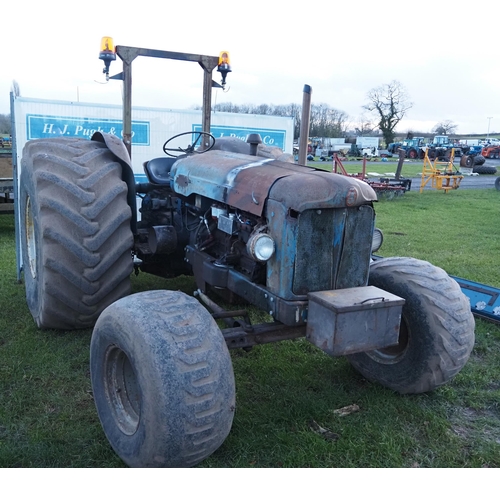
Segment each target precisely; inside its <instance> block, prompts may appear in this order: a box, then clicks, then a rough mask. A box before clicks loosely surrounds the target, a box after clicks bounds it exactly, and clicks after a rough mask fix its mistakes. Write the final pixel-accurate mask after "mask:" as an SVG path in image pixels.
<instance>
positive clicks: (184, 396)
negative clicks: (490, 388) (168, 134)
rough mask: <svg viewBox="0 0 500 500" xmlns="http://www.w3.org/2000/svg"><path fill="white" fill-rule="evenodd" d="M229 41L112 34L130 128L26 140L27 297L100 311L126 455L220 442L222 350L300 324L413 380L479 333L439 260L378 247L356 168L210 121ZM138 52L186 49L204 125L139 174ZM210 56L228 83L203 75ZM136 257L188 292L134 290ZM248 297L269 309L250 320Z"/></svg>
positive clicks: (103, 410) (229, 396)
mask: <svg viewBox="0 0 500 500" xmlns="http://www.w3.org/2000/svg"><path fill="white" fill-rule="evenodd" d="M223 54H225V57H224V55H221V56H219V57H217V56H202V55H196V54H185V53H179V52H168V51H161V50H152V49H140V48H136V47H128V46H123V45H118V46H116V47H115V46H114V45H113V44H112V40H110V39H107V40H106V42H105V43H104V42H103V45H102V47H101V53H100V58H101V59H102V60H103V61H104V64H105V69H104V71H105V73H106V77H107V78H108V77H109V65H110V63H111V62H112V61H113V60H115V59H116V56H118V57H120V59H121V60H122V62H123V72H122V73H120V74H119V75H117V77H118V79H122V80H123V86H124V90H123V92H124V104H123V116H124V133H123V138H118V137H116V136H114V135H109V134H105V133H101V132H97V133H95V134H94V135H93V137H92V138H91V140H88V139H75V138H73V139H71V138H65V137H56V138H51V139H37V140H32V141H29V142H27V143H26V145H25V146H24V148H23V154H22V162H21V165H22V172H21V182H20V201H19V205H20V210H21V217H20V220H21V221H22V222H21V240H22V241H21V247H22V259H23V272H24V278H25V288H26V298H27V303H28V306H29V309H30V311H31V314H32V316H33V318H34V321H35V322H36V324H37V325H38V327H39V328H42V329H62V330H71V329H75V330H76V329H85V328H93V332H92V338H91V343H90V375H91V382H92V391H93V396H94V400H95V404H96V408H97V413H98V416H99V419H100V422H101V424H102V427H103V430H104V433H105V435H106V437H107V439H108V440H109V442H110V444H111V446H112V447H113V449H114V450H115V452H116V453H117V454H118V456H119V457H120V458H121V459H122V460H123V461H124V462H125V463H126V464H127V465H129V466H132V467H188V466H194V465H196V464H198V463H200V462H201V461H203V460H204V459H205V458H207V457H208V456H210V455H211V454H212V453H214V452H215V451H216V450H217V449H218V448H219V447H220V446H221V445H222V443H223V442H224V440H225V438H226V437H227V436H228V434H229V432H230V429H231V426H232V424H233V418H234V414H235V411H236V410H237V409H236V405H235V381H234V373H233V367H232V363H231V357H230V351H229V349H251V348H252V346H255V345H260V344H265V343H269V342H277V341H282V340H290V339H297V338H300V337H305V339H307V341H309V342H311V343H312V344H313V345H315V346H317V347H318V348H319V349H321V350H323V351H324V352H326V353H327V354H329V355H331V356H346V357H347V358H348V360H349V361H350V363H351V364H352V366H353V367H354V368H355V369H356V370H357V371H358V372H359V373H360V374H361V375H362V376H363V377H365V378H366V379H368V380H370V381H372V382H378V383H380V384H382V385H383V386H385V387H387V388H389V389H390V390H393V391H396V392H399V393H403V394H407V393H422V392H426V391H432V390H433V389H435V388H437V387H439V386H441V385H442V384H445V383H446V382H448V381H449V380H451V379H452V378H453V377H454V376H455V375H456V374H457V373H458V372H459V371H460V370H461V369H462V368H463V367H464V365H465V364H466V362H467V360H468V358H469V355H470V352H471V350H472V347H473V344H474V327H475V325H474V319H473V316H472V313H471V309H470V304H469V302H468V300H467V298H466V297H465V295H464V294H463V293H462V291H461V289H460V286H459V285H458V284H457V282H456V281H455V280H453V279H452V278H451V277H449V276H448V274H447V273H446V272H445V271H444V270H442V269H440V268H438V267H435V266H434V265H432V264H430V263H428V262H425V261H422V260H417V259H414V258H405V257H392V258H379V257H377V256H376V254H375V252H376V251H377V249H378V248H379V247H380V245H381V242H382V234H381V232H380V231H379V230H378V229H377V228H376V227H375V209H374V205H375V204H376V202H377V196H376V194H375V192H374V190H373V189H372V188H371V187H370V186H369V185H368V184H367V183H365V182H363V181H361V180H359V179H355V178H351V177H346V176H342V175H337V174H335V173H331V172H326V171H322V170H318V169H315V168H312V167H308V166H305V165H299V164H296V163H294V162H293V158H292V159H290V157H291V155H283V152H282V151H281V150H279V151H276V150H271V151H269V150H268V149H266V148H265V147H263V145H262V144H261V143H260V142H261V141H260V138H259V136H258V135H256V134H250V136H249V137H248V139H247V142H243V141H240V140H239V139H234V140H230V139H215V138H214V136H213V135H211V134H210V109H211V87H212V86H214V85H215V86H217V85H220V86H224V85H225V78H226V76H227V73H228V72H229V71H230V65H229V59H228V55H227V53H223ZM138 56H146V57H148V56H151V57H161V58H169V59H177V60H184V61H191V62H197V63H199V64H200V66H201V67H202V69H203V71H204V83H203V96H204V99H203V115H202V122H203V130H202V131H198V132H193V131H188V132H185V133H182V132H181V131H180V133H179V134H178V135H177V136H175V137H172V138H170V139H168V140H166V141H165V143H164V146H163V150H164V152H165V156H162V157H158V158H153V159H151V160H149V161H147V162H145V164H144V171H145V173H146V175H147V179H148V181H147V182H142V183H136V182H135V179H134V174H133V169H132V159H131V146H132V135H131V109H132V108H131V82H132V78H131V71H132V62H133V61H134V60H135V58H136V57H138ZM215 68H217V70H218V71H219V72H220V73H221V74H222V83H221V84H216V83H215V82H213V81H212V71H213V70H214V69H215ZM111 78H113V77H111ZM138 197H139V201H140V203H139V207H138V206H137V199H138ZM134 270H135V272H148V273H153V274H156V275H159V276H165V277H174V276H179V275H183V274H184V275H193V276H194V280H195V283H196V289H197V292H196V294H195V296H190V295H188V294H185V293H183V292H180V291H171V290H149V291H144V292H139V293H135V294H132V295H130V286H131V285H130V282H131V274H132V273H133V272H134ZM230 304H234V306H231V305H230ZM234 307H236V309H234ZM249 307H252V308H253V309H255V308H256V309H258V310H260V311H263V312H264V313H265V315H266V316H265V317H266V318H267V319H266V320H265V321H264V322H263V323H258V324H255V323H253V322H252V320H251V319H250V314H249ZM332 390H335V388H334V387H332Z"/></svg>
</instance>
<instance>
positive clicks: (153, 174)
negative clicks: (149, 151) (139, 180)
mask: <svg viewBox="0 0 500 500" xmlns="http://www.w3.org/2000/svg"><path fill="white" fill-rule="evenodd" d="M176 161H177V158H169V157H168V156H162V157H160V158H153V159H152V160H149V161H146V162H144V171H145V172H146V175H147V176H148V179H149V180H150V181H151V182H153V183H154V184H170V169H171V168H172V165H173V164H174V163H175V162H176Z"/></svg>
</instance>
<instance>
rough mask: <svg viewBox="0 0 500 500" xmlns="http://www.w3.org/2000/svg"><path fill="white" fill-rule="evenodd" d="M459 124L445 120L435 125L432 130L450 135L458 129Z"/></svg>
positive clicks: (439, 133) (438, 133)
mask: <svg viewBox="0 0 500 500" xmlns="http://www.w3.org/2000/svg"><path fill="white" fill-rule="evenodd" d="M457 127H458V125H457V124H456V123H454V122H452V121H451V120H443V121H442V122H439V123H437V124H436V125H434V127H433V129H432V132H434V133H435V134H437V135H450V134H454V133H455V132H456V131H457Z"/></svg>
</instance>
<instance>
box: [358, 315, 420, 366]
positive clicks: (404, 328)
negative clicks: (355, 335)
mask: <svg viewBox="0 0 500 500" xmlns="http://www.w3.org/2000/svg"><path fill="white" fill-rule="evenodd" d="M409 339H410V332H409V328H408V324H407V323H406V321H405V319H404V317H401V326H400V328H399V339H398V343H397V344H396V345H393V346H389V347H385V348H384V349H377V350H375V351H370V352H367V353H366V354H367V355H368V356H370V357H371V358H372V359H374V360H375V361H377V363H381V364H385V365H392V364H395V363H399V361H400V360H401V358H402V357H403V356H404V355H405V353H406V351H407V350H408V343H409Z"/></svg>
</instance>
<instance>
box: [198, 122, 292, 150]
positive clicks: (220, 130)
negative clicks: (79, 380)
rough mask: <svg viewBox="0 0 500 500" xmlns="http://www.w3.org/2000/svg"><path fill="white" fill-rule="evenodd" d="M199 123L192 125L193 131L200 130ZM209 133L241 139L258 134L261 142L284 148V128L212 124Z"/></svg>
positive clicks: (216, 136)
mask: <svg viewBox="0 0 500 500" xmlns="http://www.w3.org/2000/svg"><path fill="white" fill-rule="evenodd" d="M202 130H203V128H202V126H201V125H193V131H195V132H201V131H202ZM210 133H211V134H212V135H213V136H214V137H215V138H216V139H218V138H220V137H236V138H237V139H240V140H241V141H243V142H245V141H246V140H247V136H248V134H260V137H261V139H262V144H264V145H265V146H276V147H278V148H281V149H282V150H283V151H284V150H285V143H286V130H275V129H268V128H257V127H256V128H253V127H232V126H229V125H212V126H211V127H210Z"/></svg>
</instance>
